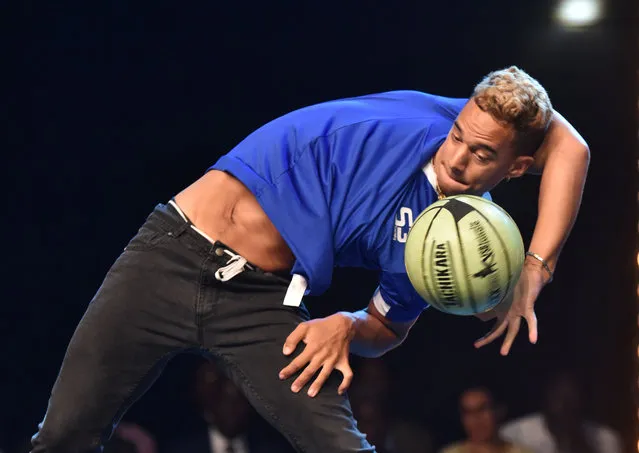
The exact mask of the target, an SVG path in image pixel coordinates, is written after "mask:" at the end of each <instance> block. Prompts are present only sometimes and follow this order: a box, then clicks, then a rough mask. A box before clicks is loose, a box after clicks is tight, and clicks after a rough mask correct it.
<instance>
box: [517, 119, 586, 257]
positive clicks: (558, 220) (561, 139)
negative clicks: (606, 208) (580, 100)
mask: <svg viewBox="0 0 639 453" xmlns="http://www.w3.org/2000/svg"><path fill="white" fill-rule="evenodd" d="M551 127H552V128H553V129H552V130H550V131H549V132H548V137H547V140H546V141H545V142H544V144H543V145H542V147H541V148H540V150H539V153H540V156H541V158H542V159H543V160H542V162H540V163H539V164H540V165H539V167H540V168H539V169H540V170H542V178H541V187H540V190H539V207H538V209H539V212H538V217H537V224H536V225H535V231H534V234H533V237H532V241H531V243H530V248H529V250H530V251H531V252H534V253H536V254H538V255H540V256H541V257H542V258H544V259H545V260H546V261H547V263H548V265H549V267H550V268H551V269H554V268H555V264H556V262H557V259H558V257H559V254H560V252H561V248H562V247H563V245H564V243H565V241H566V239H567V238H568V235H569V234H570V231H571V229H572V226H573V224H574V222H575V219H576V218H577V213H578V212H579V207H580V205H581V197H582V193H583V188H584V184H585V182H586V174H587V172H588V165H589V162H590V152H589V150H588V146H587V145H586V143H585V141H584V140H583V139H582V138H581V137H580V136H579V134H578V133H577V131H575V130H574V129H573V128H572V126H570V124H568V122H567V121H566V120H565V119H564V118H563V117H561V115H559V114H557V113H556V114H555V119H554V120H553V124H552V126H551ZM527 262H529V263H531V264H535V265H539V264H540V263H539V262H537V261H536V260H534V259H532V258H528V260H527Z"/></svg>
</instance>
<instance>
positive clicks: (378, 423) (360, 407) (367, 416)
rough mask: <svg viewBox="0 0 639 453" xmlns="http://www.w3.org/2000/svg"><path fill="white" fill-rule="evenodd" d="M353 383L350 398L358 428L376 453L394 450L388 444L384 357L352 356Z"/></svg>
mask: <svg viewBox="0 0 639 453" xmlns="http://www.w3.org/2000/svg"><path fill="white" fill-rule="evenodd" d="M351 366H352V367H353V382H352V384H351V387H350V389H349V398H350V401H351V407H352V409H353V415H354V416H355V420H357V427H358V428H359V430H360V431H361V432H362V433H364V434H365V435H366V438H367V439H368V441H369V442H370V443H371V444H373V445H374V446H375V448H376V450H377V452H378V453H395V450H393V449H392V447H391V443H392V441H391V439H390V432H389V427H390V425H391V423H392V416H391V414H390V413H389V411H388V403H389V392H390V373H389V370H388V366H387V365H386V362H384V360H383V359H369V358H362V357H353V358H352V360H351Z"/></svg>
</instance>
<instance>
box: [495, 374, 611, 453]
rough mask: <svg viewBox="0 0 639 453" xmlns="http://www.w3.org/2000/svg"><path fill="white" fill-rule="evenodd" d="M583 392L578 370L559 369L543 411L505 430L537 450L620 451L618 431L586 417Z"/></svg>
mask: <svg viewBox="0 0 639 453" xmlns="http://www.w3.org/2000/svg"><path fill="white" fill-rule="evenodd" d="M582 396H583V390H582V389H581V387H580V382H579V381H578V379H577V378H576V376H575V375H574V374H572V373H568V372H561V373H558V374H557V375H555V376H554V377H553V378H552V379H551V380H550V382H549V383H548V385H547V387H546V390H545V395H544V399H543V407H542V412H541V413H536V414H532V415H529V416H527V417H523V418H520V419H518V420H515V421H512V422H510V423H508V424H506V425H504V427H503V428H502V430H501V434H502V436H503V437H504V438H506V439H510V440H511V441H513V442H518V443H520V444H522V445H525V446H526V447H528V448H529V449H531V450H533V451H534V453H620V452H621V442H620V439H619V436H618V435H617V433H615V432H614V431H612V430H611V429H609V428H606V427H604V426H601V425H597V424H595V423H592V422H589V421H587V420H586V419H585V417H584V404H583V403H584V401H583V398H582Z"/></svg>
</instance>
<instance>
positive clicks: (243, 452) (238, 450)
mask: <svg viewBox="0 0 639 453" xmlns="http://www.w3.org/2000/svg"><path fill="white" fill-rule="evenodd" d="M209 442H210V445H211V451H213V453H227V452H228V451H231V449H232V451H233V453H249V451H248V445H247V443H246V440H245V439H244V438H243V437H241V436H239V437H236V438H235V439H229V438H228V437H225V436H224V434H222V433H221V432H219V431H218V430H217V429H215V428H213V427H211V428H209ZM229 444H231V445H229ZM229 447H231V449H230V448H229Z"/></svg>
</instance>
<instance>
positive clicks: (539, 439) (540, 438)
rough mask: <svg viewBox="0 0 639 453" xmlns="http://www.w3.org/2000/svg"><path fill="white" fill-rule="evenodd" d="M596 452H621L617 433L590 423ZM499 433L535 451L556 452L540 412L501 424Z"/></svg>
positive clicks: (541, 452) (540, 452)
mask: <svg viewBox="0 0 639 453" xmlns="http://www.w3.org/2000/svg"><path fill="white" fill-rule="evenodd" d="M589 429H591V430H592V432H593V433H594V438H595V440H596V443H597V445H595V450H596V451H597V452H598V453H621V441H620V439H619V435H618V434H617V433H616V432H614V431H613V430H611V429H609V428H606V427H605V426H599V425H595V424H590V425H589ZM499 434H500V435H501V436H502V437H503V438H504V439H507V440H510V441H511V442H513V443H517V444H519V445H523V446H525V447H527V448H528V449H530V450H532V451H534V452H535V453H556V449H555V441H554V440H553V438H552V436H551V435H550V432H549V431H548V429H547V428H546V423H545V422H544V418H543V416H542V415H541V414H532V415H529V416H527V417H522V418H519V419H517V420H513V421H512V422H510V423H507V424H505V425H503V426H502V428H501V429H500V430H499Z"/></svg>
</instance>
